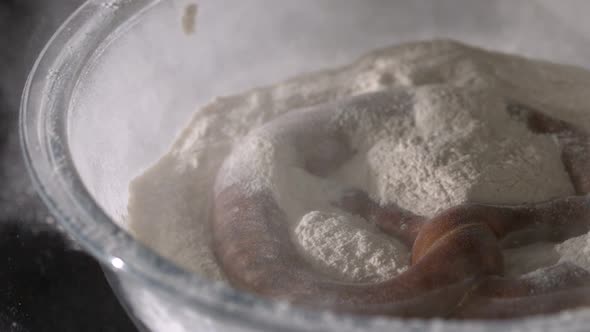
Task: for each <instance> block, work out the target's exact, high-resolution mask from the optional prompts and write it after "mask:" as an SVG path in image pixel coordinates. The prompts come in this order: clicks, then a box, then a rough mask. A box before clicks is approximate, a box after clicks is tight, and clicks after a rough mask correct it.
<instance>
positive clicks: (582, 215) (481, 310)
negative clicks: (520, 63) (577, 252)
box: [212, 91, 590, 318]
mask: <svg viewBox="0 0 590 332" xmlns="http://www.w3.org/2000/svg"><path fill="white" fill-rule="evenodd" d="M408 98H410V97H409V96H408V95H407V94H406V93H404V92H399V91H398V92H391V91H389V92H381V93H374V94H367V95H363V96H359V97H354V98H351V99H350V100H346V101H343V102H341V103H338V104H334V105H322V106H319V107H316V108H313V109H307V110H302V111H293V112H290V113H288V114H287V115H283V116H281V117H279V118H277V119H275V120H273V121H271V122H269V123H268V124H266V125H265V126H264V127H263V128H261V129H259V130H257V131H255V132H254V133H253V134H251V136H257V135H258V136H264V137H265V139H266V141H267V142H271V144H273V148H274V149H275V150H276V151H286V150H288V151H291V153H293V155H294V158H292V160H293V163H294V164H296V166H297V167H300V168H301V169H304V170H305V171H307V172H309V173H311V174H314V175H316V176H325V175H327V174H330V172H333V171H334V170H335V169H337V168H338V167H339V166H341V165H342V164H343V163H344V162H345V161H347V160H348V159H350V158H351V157H352V156H353V155H354V154H355V151H354V149H353V148H352V147H351V144H350V143H349V142H348V137H349V134H348V133H349V132H350V131H352V130H354V127H355V125H357V124H355V123H354V122H351V121H348V122H347V121H346V119H354V118H355V117H354V116H349V117H347V116H346V115H347V114H348V113H354V112H375V113H376V114H377V115H378V116H382V117H391V116H397V115H399V114H400V113H401V112H405V111H406V110H405V109H404V107H401V106H400V107H397V108H396V107H394V106H388V107H386V106H384V105H407V104H408ZM369 101H371V102H369ZM507 111H508V112H509V113H510V114H513V115H515V116H517V117H519V118H520V119H521V120H522V121H525V122H526V123H527V124H528V125H529V128H530V129H531V130H533V131H535V132H537V133H540V134H551V135H555V137H556V138H557V140H558V142H559V144H560V145H561V148H562V160H563V163H564V165H565V168H566V169H567V171H568V173H569V175H570V178H571V180H572V183H573V184H574V188H576V191H577V195H576V196H570V197H565V198H558V199H554V200H552V201H547V202H542V203H534V204H524V205H518V206H494V205H484V204H462V205H459V206H455V207H452V208H450V209H447V210H445V211H442V212H441V213H439V214H438V215H436V216H435V217H433V218H432V219H430V220H428V219H427V218H424V217H422V216H418V215H415V214H413V213H411V212H410V211H406V210H403V209H401V208H399V207H397V206H395V205H393V204H392V205H388V206H381V205H379V204H377V203H375V202H374V201H373V200H372V199H370V198H369V197H368V195H366V194H365V193H364V192H362V191H360V190H350V191H349V192H347V193H345V194H344V195H343V197H342V198H341V200H340V201H339V202H336V203H335V205H336V206H338V207H339V208H341V209H343V210H346V211H348V212H350V213H353V214H356V215H360V216H362V217H363V218H365V219H366V220H368V221H371V222H373V223H375V224H376V225H377V227H379V228H380V229H381V230H382V231H383V232H384V233H386V234H389V235H391V236H394V237H396V238H398V239H399V240H401V241H402V242H403V243H405V244H406V245H407V246H408V247H411V248H412V259H411V264H410V266H409V268H408V269H407V270H406V271H405V272H403V273H401V274H400V275H398V276H396V277H393V278H391V279H389V280H386V281H383V282H379V283H373V284H357V283H343V282H337V281H334V280H331V279H329V278H327V277H326V276H325V275H323V274H322V273H319V272H318V271H316V270H315V269H314V268H312V267H311V266H310V265H309V264H308V263H307V262H306V261H305V260H304V259H303V258H302V257H300V255H299V254H298V250H297V249H296V247H295V245H294V244H293V241H292V239H291V235H290V230H289V227H288V222H287V220H286V216H285V213H284V212H283V210H282V209H281V207H280V206H279V205H278V203H277V201H276V200H275V195H274V193H273V190H274V188H273V186H272V184H268V183H266V182H262V184H258V185H257V186H252V185H251V182H252V181H254V180H256V179H255V178H256V177H258V176H260V175H259V174H257V173H256V172H248V171H247V170H248V167H249V164H251V163H252V162H254V161H253V160H252V158H254V156H253V155H252V154H250V153H241V154H236V153H232V154H230V156H229V157H228V159H227V160H226V161H225V163H224V165H223V166H222V168H221V169H220V171H219V174H218V178H217V181H216V186H215V195H214V200H213V202H214V206H213V219H212V221H213V224H212V230H213V235H214V239H213V249H214V252H215V254H216V257H217V259H218V261H219V263H220V265H221V267H222V269H223V271H224V272H225V275H226V276H227V278H228V280H229V281H230V283H231V284H232V285H234V286H236V287H238V288H241V289H244V290H248V291H251V292H254V293H256V294H259V295H262V296H266V297H270V298H279V299H286V300H289V301H291V302H293V303H297V304H305V305H310V306H316V307H320V308H329V309H333V310H336V311H342V312H352V313H357V314H377V315H394V316H403V317H422V318H430V317H454V318H514V317H521V316H526V315H533V314H545V313H551V312H557V311H560V310H563V309H568V308H576V307H580V306H585V305H590V273H588V272H587V271H586V270H584V269H582V268H579V267H577V266H575V265H573V264H571V263H560V264H557V265H554V266H550V267H546V268H543V269H542V270H541V271H540V272H539V273H534V274H526V275H523V276H520V277H507V276H504V263H503V256H502V248H504V247H507V246H515V245H523V244H527V243H531V242H535V241H562V240H564V239H567V238H570V237H573V236H577V235H581V234H584V233H586V232H588V229H589V228H590V227H589V220H590V200H589V199H588V197H587V196H586V194H587V193H588V189H589V188H590V181H589V179H588V178H589V177H588V176H587V175H586V174H585V173H586V172H585V171H586V170H589V169H590V157H588V156H590V147H588V146H589V144H588V136H587V135H586V134H585V133H584V132H583V131H581V130H578V129H576V128H575V127H573V126H571V125H569V124H567V123H565V122H562V121H559V120H555V119H552V118H550V117H548V116H546V115H544V114H543V113H541V112H538V111H536V110H532V109H530V108H528V107H525V106H522V105H519V104H515V103H509V104H508V106H507ZM343 115H344V116H343ZM348 115H350V114H348ZM342 119H345V120H342ZM247 141H248V138H247V139H245V140H244V141H243V142H241V143H240V144H238V145H237V146H236V148H235V149H245V148H246V147H245V146H244V144H247V143H246V142H247ZM259 182H260V181H259ZM547 280H551V281H552V282H549V283H548V282H546V281H547Z"/></svg>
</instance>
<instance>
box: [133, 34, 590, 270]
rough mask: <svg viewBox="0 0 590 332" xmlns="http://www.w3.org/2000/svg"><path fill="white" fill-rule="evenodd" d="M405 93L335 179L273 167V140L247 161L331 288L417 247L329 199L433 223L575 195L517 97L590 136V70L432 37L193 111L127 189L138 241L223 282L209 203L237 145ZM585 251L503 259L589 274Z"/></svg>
mask: <svg viewBox="0 0 590 332" xmlns="http://www.w3.org/2000/svg"><path fill="white" fill-rule="evenodd" d="M400 89H401V90H403V91H406V92H407V93H408V94H409V95H410V96H411V101H409V102H407V105H406V106H404V107H407V109H408V111H407V112H405V113H404V114H403V115H400V116H399V117H395V118H392V119H391V120H390V121H373V120H372V119H371V118H370V115H368V114H367V115H366V116H365V115H360V116H359V117H358V118H357V119H354V120H355V121H357V122H358V123H359V124H360V125H359V128H360V130H358V131H357V132H355V133H354V140H353V141H354V144H355V147H356V148H357V151H358V153H357V154H356V157H355V158H353V159H352V160H351V161H349V162H348V163H347V164H346V165H344V166H343V167H342V169H340V170H339V171H338V172H337V173H336V174H333V175H331V176H330V177H329V178H323V179H320V178H317V177H314V176H313V175H311V174H306V173H305V172H303V171H301V170H299V169H293V168H290V167H289V165H288V163H285V166H284V167H283V166H282V165H280V167H279V166H277V165H273V164H272V163H267V162H265V161H268V160H272V161H273V162H276V159H272V158H267V157H268V156H267V155H266V154H268V153H271V152H272V149H269V148H268V146H267V145H265V144H259V145H253V147H252V149H251V150H250V151H249V152H248V153H249V154H250V156H252V157H253V158H255V159H256V160H257V161H260V162H256V163H255V164H252V165H248V167H253V168H255V169H254V171H256V172H258V174H261V175H263V174H267V172H268V170H269V168H272V167H274V168H277V167H279V168H280V171H279V174H280V177H279V178H278V180H276V182H277V184H276V188H277V189H276V191H277V196H278V197H277V199H278V200H279V202H280V204H281V206H282V207H283V208H284V209H285V210H286V212H287V214H288V216H289V219H290V221H291V222H292V228H293V239H294V241H295V242H296V243H297V244H298V245H299V248H300V251H301V254H302V255H304V256H305V257H306V258H307V259H308V260H309V261H310V262H311V263H312V264H314V265H315V266H317V267H318V269H321V270H323V271H324V272H326V273H327V274H330V275H331V276H332V277H333V278H335V279H341V280H349V281H375V280H383V279H386V278H388V277H391V276H393V275H396V274H398V273H400V272H401V271H403V270H404V268H405V266H406V265H407V259H408V254H407V248H404V247H403V246H401V245H400V244H399V243H398V242H396V241H395V240H394V239H391V238H388V237H386V236H385V235H384V234H381V233H380V232H379V231H377V230H375V229H374V228H373V227H372V226H371V225H370V224H368V223H367V222H366V221H364V220H361V219H360V218H359V217H357V216H352V215H349V214H346V213H344V212H343V211H339V210H338V209H337V208H334V207H333V205H332V204H330V203H331V202H333V200H334V199H337V197H338V195H340V194H341V193H342V190H344V189H346V188H351V187H355V188H360V189H363V190H365V191H367V192H368V193H369V194H370V195H371V196H372V197H373V198H374V199H376V200H378V201H379V202H381V203H397V204H398V205H400V206H402V207H404V208H407V209H409V210H412V211H414V212H416V213H420V214H424V215H427V216H431V215H433V214H435V213H436V212H438V211H440V210H442V209H445V208H448V207H450V206H453V205H456V204H460V203H462V202H465V201H477V202H483V203H522V202H534V201H542V200H546V199H550V198H553V197H560V196H565V195H569V194H573V189H572V184H571V183H570V180H569V178H568V175H567V173H566V172H565V170H564V168H563V165H562V163H561V160H560V151H559V149H558V147H557V145H556V143H555V141H554V140H553V138H552V137H551V136H547V135H535V134H533V133H531V132H530V131H529V130H528V129H527V128H526V126H525V124H523V123H522V122H521V121H520V120H518V119H514V118H511V117H510V115H509V114H508V112H507V111H506V106H507V103H508V102H512V101H515V102H518V103H520V104H525V105H529V106H531V107H533V108H535V109H538V110H541V111H543V112H546V113H547V114H550V115H551V116H553V117H556V118H559V119H562V120H565V121H570V122H573V123H576V124H577V125H579V126H582V127H583V128H585V129H587V130H590V112H587V110H588V109H590V100H588V99H587V98H586V96H587V95H589V93H590V73H588V72H586V71H585V70H582V69H580V68H575V67H570V66H563V65H557V64H551V63H547V62H542V61H535V60H530V59H525V58H522V57H517V56H511V55H505V54H500V53H494V52H489V51H484V50H481V49H476V48H472V47H469V46H466V45H463V44H460V43H457V42H453V41H431V42H420V43H411V44H405V45H400V46H395V47H391V48H388V49H382V50H377V51H374V52H372V53H370V54H368V55H366V56H365V57H363V58H361V59H359V60H358V61H356V62H354V63H352V64H351V65H349V66H346V67H343V68H339V69H332V70H328V71H323V72H316V73H312V74H307V75H303V76H300V77H296V78H294V79H291V80H288V81H286V82H283V83H279V84H276V85H273V86H270V87H264V88H258V89H254V90H252V91H249V92H246V93H243V94H239V95H234V96H229V97H221V98H217V99H216V100H214V101H212V102H211V103H210V104H208V105H207V106H206V107H204V108H202V109H201V110H199V111H198V112H196V113H195V115H194V117H193V119H192V120H191V122H190V123H189V125H188V126H187V128H186V129H185V130H184V132H183V133H182V134H181V135H180V136H179V138H178V139H177V141H176V143H175V144H174V146H173V147H172V149H171V150H170V152H169V153H168V154H166V155H165V156H163V157H162V158H161V159H160V160H159V161H158V162H157V164H156V165H154V166H153V167H151V168H150V169H148V170H147V171H146V172H145V173H144V174H142V175H141V176H139V177H138V178H136V179H135V180H134V181H133V182H132V183H131V185H130V201H129V222H130V227H131V232H132V233H133V234H134V235H135V236H136V237H137V238H138V239H140V240H141V241H143V242H144V243H145V244H147V245H148V246H150V247H152V248H153V249H155V250H156V251H158V252H159V253H160V254H161V255H163V256H165V257H167V258H169V259H171V260H172V261H175V262H176V263H178V264H179V265H181V266H184V267H185V268H187V269H190V270H192V271H195V272H197V273H200V274H202V275H205V276H207V277H210V278H213V279H223V274H222V273H221V272H220V269H219V267H218V266H217V264H216V262H215V259H214V257H213V255H212V253H211V250H210V238H211V236H210V230H209V207H210V204H211V192H212V188H213V184H214V183H213V182H214V179H215V174H216V172H217V169H218V168H219V167H220V165H221V163H222V162H223V160H224V159H225V158H226V157H227V156H228V154H229V153H230V151H231V148H232V146H233V145H234V143H235V142H242V141H243V140H244V137H246V135H247V134H248V133H249V132H250V131H251V129H253V128H257V127H260V126H261V125H262V124H264V123H266V122H268V121H269V120H271V119H273V118H275V117H277V116H278V115H281V114H284V113H286V112H289V111H292V110H295V109H298V108H301V107H307V106H312V105H318V104H324V103H329V102H333V101H337V100H341V99H342V98H343V97H349V96H355V95H363V94H365V93H368V92H374V91H380V90H384V91H387V90H400ZM258 147H259V148H258ZM269 151H270V152H269ZM273 181H274V180H273ZM587 243H588V241H587V239H586V237H580V238H578V239H571V240H568V241H566V242H564V243H563V244H560V245H558V246H557V247H555V248H554V247H553V246H550V245H545V246H542V248H543V249H540V248H541V247H539V246H537V247H535V248H534V249H531V250H527V249H526V248H525V249H523V250H521V251H519V252H517V253H515V252H514V251H511V252H506V255H508V256H510V257H512V258H510V257H509V259H508V260H507V261H509V262H510V264H511V266H514V269H515V271H516V270H519V268H520V270H519V272H518V273H525V272H528V271H530V270H533V269H535V268H536V267H537V266H535V264H532V265H533V266H527V268H526V270H527V271H523V270H522V268H521V267H519V266H520V265H526V264H519V262H523V263H524V262H528V261H542V262H543V264H548V263H550V262H547V260H539V259H536V258H535V257H540V256H543V255H544V256H546V257H555V260H557V259H559V257H561V258H560V259H562V260H572V261H575V262H576V263H578V264H580V265H582V266H583V267H586V268H590V262H588V261H587V260H584V259H581V258H580V254H579V253H580V252H583V250H584V248H586V247H587V246H588V244H587ZM557 253H558V254H557ZM584 257H585V256H584ZM539 264H541V263H539ZM529 265H530V264H529Z"/></svg>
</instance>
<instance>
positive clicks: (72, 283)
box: [0, 0, 136, 332]
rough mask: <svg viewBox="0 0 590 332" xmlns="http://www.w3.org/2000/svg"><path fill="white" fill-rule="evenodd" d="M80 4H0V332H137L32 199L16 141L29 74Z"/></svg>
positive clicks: (42, 0) (52, 0)
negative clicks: (20, 108)
mask: <svg viewBox="0 0 590 332" xmlns="http://www.w3.org/2000/svg"><path fill="white" fill-rule="evenodd" d="M82 2H83V1H82V0H0V332H3V331H19V332H20V331H31V332H36V331H64V332H67V331H76V332H78V331H136V330H135V328H134V327H133V324H132V323H131V321H130V320H129V318H128V317H127V316H126V314H125V312H124V310H123V308H122V307H121V305H120V304H119V303H118V302H117V299H116V298H115V297H114V295H113V293H112V292H111V289H110V287H109V285H108V284H107V282H106V280H105V278H104V275H103V273H102V271H101V269H100V266H99V265H98V264H97V263H96V262H95V261H94V260H93V259H92V258H90V257H89V256H87V255H86V254H84V253H82V252H81V251H80V250H79V248H77V247H76V246H75V244H74V243H73V242H72V241H70V240H69V239H67V238H66V236H65V235H63V233H62V232H61V231H59V230H58V226H57V225H56V223H55V220H54V219H53V218H52V217H51V216H50V214H49V213H48V211H47V209H46V208H45V206H44V205H43V203H42V202H41V201H40V199H39V198H38V197H37V195H36V193H35V190H34V188H33V187H32V184H31V181H30V180H29V177H28V175H27V173H26V170H25V166H24V163H23V160H22V157H21V152H20V146H19V139H18V128H17V121H18V108H19V103H20V95H21V91H22V89H23V86H24V83H25V80H26V76H27V74H28V72H29V70H30V69H31V67H32V64H33V62H34V61H35V58H36V57H37V54H38V53H39V52H40V51H41V49H42V47H43V46H44V45H45V43H46V42H47V40H48V39H49V38H50V37H51V34H53V32H54V31H55V30H56V29H57V27H58V26H59V24H61V22H62V21H63V20H65V19H66V18H67V16H68V15H69V14H70V13H71V12H72V11H74V10H75V9H76V8H77V7H78V6H79V5H80V4H81V3H82Z"/></svg>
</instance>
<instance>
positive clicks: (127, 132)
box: [20, 0, 590, 331]
mask: <svg viewBox="0 0 590 332" xmlns="http://www.w3.org/2000/svg"><path fill="white" fill-rule="evenodd" d="M195 4H196V5H198V7H194V6H192V7H191V5H195ZM589 7H590V4H589V3H588V2H585V1H582V0H579V1H560V2H554V1H551V0H538V1H512V0H496V1H485V2H483V1H471V0H448V1H444V2H443V1H436V0H428V1H427V0H414V1H401V0H400V1H393V0H371V1H356V0H300V1H276V0H249V1H242V0H199V1H198V2H197V3H193V1H185V0H177V1H159V0H119V1H115V0H110V1H107V0H104V1H102V0H92V1H88V2H87V3H85V4H84V5H83V6H81V7H80V8H79V9H78V10H77V11H76V12H75V13H74V14H73V15H72V16H71V17H70V18H69V19H68V20H67V22H65V23H64V24H63V26H62V27H61V28H60V29H59V30H58V31H57V33H56V34H55V35H54V37H53V38H52V39H51V40H50V42H49V43H48V45H47V46H46V47H45V49H44V50H43V52H42V53H41V55H40V57H39V59H38V60H37V62H36V64H35V66H34V68H33V70H32V72H31V74H30V76H29V79H28V82H27V85H26V88H25V91H24V95H23V100H22V109H21V121H20V126H21V135H22V147H23V150H24V154H25V158H26V161H27V166H28V168H29V171H30V174H31V176H32V177H33V179H34V182H35V183H36V185H37V188H38V190H39V192H40V194H41V196H42V197H43V199H44V201H45V202H46V204H47V205H48V206H49V208H50V209H51V211H52V213H53V214H54V215H55V216H56V219H57V220H58V221H59V222H60V223H61V225H63V227H64V228H65V229H66V230H67V231H68V232H69V234H70V235H71V236H72V237H73V238H74V239H76V240H77V241H78V243H79V244H80V245H81V246H82V247H83V248H84V250H86V251H87V252H88V253H90V254H92V255H93V256H94V257H96V258H97V259H98V260H99V261H100V262H101V263H102V265H103V266H104V271H105V273H106V274H107V276H108V278H109V280H110V282H111V284H112V286H113V288H114V290H115V292H116V293H117V294H118V296H119V298H120V299H121V301H122V302H123V303H124V304H125V305H126V308H127V309H128V311H129V313H130V315H131V316H132V317H134V319H135V320H136V323H137V324H138V326H140V328H142V329H145V330H147V329H150V330H154V331H394V330H395V331H417V330H430V329H432V330H436V331H468V330H469V331H472V330H477V331H508V330H519V331H520V330H530V329H536V330H544V331H551V330H556V331H579V330H585V329H586V328H585V327H586V326H588V325H589V324H590V315H588V314H587V313H585V312H583V311H578V312H567V313H561V314H557V315H551V316H546V317H531V318H526V319H519V320H510V321H496V322H490V321H486V322H483V321H481V322H480V321H468V322H461V321H442V320H400V319H390V318H379V317H378V318H363V317H356V316H352V315H336V314H331V313H328V312H317V311H308V310H305V309H300V308H293V307H290V306H288V305H285V304H284V303H275V302H272V301H267V300H263V299H260V298H257V297H254V296H251V295H249V294H245V293H242V292H239V291H237V290H234V289H232V288H230V287H228V286H226V285H223V284H220V283H215V282H211V281H209V280H206V279H205V278H201V277H200V276H198V275H194V274H191V273H189V272H187V271H185V270H184V269H182V268H180V267H178V266H176V265H174V264H173V263H171V262H169V261H167V260H166V259H164V258H162V257H160V256H159V255H158V254H157V253H155V252H154V251H152V250H150V249H149V248H147V247H145V246H144V245H142V244H141V243H140V242H138V241H136V240H135V239H134V238H133V237H132V236H131V235H130V234H129V233H128V232H127V231H126V227H127V225H126V222H125V214H126V205H127V198H128V191H127V190H128V189H127V188H128V185H129V182H130V181H131V180H132V179H133V177H134V176H136V175H138V174H140V173H141V171H142V170H144V169H145V168H146V167H147V166H149V165H150V164H152V163H154V162H155V161H156V160H157V159H158V157H159V156H161V155H162V154H163V153H164V152H165V151H166V149H167V148H168V147H169V146H170V144H171V143H172V141H173V140H174V138H175V135H176V133H177V132H178V131H179V130H180V129H181V128H182V127H183V125H184V124H185V123H186V121H187V120H188V118H189V116H190V115H191V113H192V112H193V111H194V110H195V109H196V108H195V106H197V105H203V104H204V103H205V102H207V101H208V100H210V99H212V98H213V97H215V96H221V95H227V94H231V93H237V92H240V91H243V90H246V89H249V88H252V87H255V86H260V85H266V84H271V83H274V82H277V81H281V80H284V79H286V78H288V77H290V76H292V75H295V74H298V73H301V72H309V71H312V70H316V69H320V68H326V67H334V66H337V65H341V64H345V63H347V62H349V61H351V60H354V59H355V58H357V57H358V56H360V55H361V54H363V53H365V52H367V51H368V50H371V49H374V48H377V47H383V46H388V45H392V44H395V43H399V42H403V41H409V40H417V39H429V38H434V37H450V38H453V39H458V40H460V41H464V42H467V43H471V44H474V45H479V46H483V47H486V48H491V49H497V50H501V51H506V52H514V53H520V54H524V55H529V56H534V57H537V58H545V59H548V60H553V61H557V62H564V63H571V64H577V65H581V66H586V67H590V42H589V41H588V40H587V35H589V34H590V21H588V20H587V19H586V18H585V16H584V13H586V12H587V10H588V9H590V8H589ZM189 8H192V9H189ZM195 8H198V11H197V13H196V14H197V16H196V21H195V22H193V18H194V17H192V16H191V15H192V14H191V13H190V12H191V11H193V14H195V11H194V9H195ZM187 10H188V12H187ZM578 13H580V14H579V15H578ZM193 23H194V24H195V25H193Z"/></svg>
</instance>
